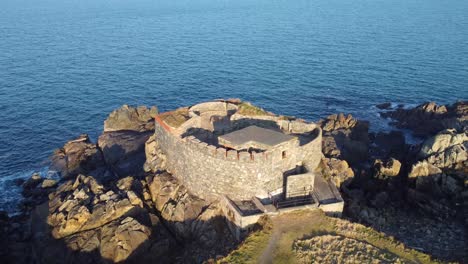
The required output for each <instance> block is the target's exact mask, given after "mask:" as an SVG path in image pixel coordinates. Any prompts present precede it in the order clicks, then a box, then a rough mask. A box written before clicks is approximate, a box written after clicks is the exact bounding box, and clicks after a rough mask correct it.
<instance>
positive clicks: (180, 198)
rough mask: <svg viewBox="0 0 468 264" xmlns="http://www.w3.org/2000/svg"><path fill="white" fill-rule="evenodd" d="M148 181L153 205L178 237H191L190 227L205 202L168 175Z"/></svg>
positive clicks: (156, 176)
mask: <svg viewBox="0 0 468 264" xmlns="http://www.w3.org/2000/svg"><path fill="white" fill-rule="evenodd" d="M147 181H148V187H149V191H150V193H151V197H152V200H153V203H154V205H155V207H156V209H157V210H158V211H159V212H160V213H161V216H162V217H163V218H164V219H165V220H166V221H168V222H169V223H170V225H171V227H172V228H173V230H174V231H175V233H176V234H177V235H178V236H180V237H182V238H189V237H191V236H192V235H193V234H192V233H191V232H190V225H191V224H192V222H193V221H195V220H196V219H197V218H198V217H199V215H200V214H201V213H202V210H203V207H204V206H205V205H206V204H205V201H203V200H201V199H199V198H197V197H196V196H193V195H191V194H190V193H189V192H188V190H187V189H186V188H185V186H183V185H181V184H179V183H178V181H177V180H176V179H175V178H174V177H173V176H172V175H170V174H168V173H162V174H159V175H155V176H153V177H152V178H151V179H148V180H147Z"/></svg>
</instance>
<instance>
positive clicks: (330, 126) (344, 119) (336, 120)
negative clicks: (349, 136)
mask: <svg viewBox="0 0 468 264" xmlns="http://www.w3.org/2000/svg"><path fill="white" fill-rule="evenodd" d="M318 124H319V125H320V126H321V127H322V129H323V131H333V130H338V129H352V128H354V127H355V126H356V125H357V124H358V120H356V119H355V118H353V116H352V115H351V114H348V115H347V116H345V115H344V114H343V113H340V114H334V115H330V116H328V117H327V118H326V119H325V120H320V121H319V122H318Z"/></svg>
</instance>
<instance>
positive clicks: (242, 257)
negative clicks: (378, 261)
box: [220, 210, 437, 263]
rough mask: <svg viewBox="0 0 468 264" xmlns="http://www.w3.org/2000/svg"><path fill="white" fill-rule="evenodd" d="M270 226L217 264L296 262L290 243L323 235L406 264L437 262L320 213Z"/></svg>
mask: <svg viewBox="0 0 468 264" xmlns="http://www.w3.org/2000/svg"><path fill="white" fill-rule="evenodd" d="M270 225H271V227H267V228H264V229H262V230H259V231H257V232H254V233H252V234H251V235H250V236H249V237H248V238H247V239H246V240H245V241H244V243H242V245H241V246H240V247H239V248H238V249H237V250H235V251H233V252H231V254H230V255H229V256H227V257H226V258H224V259H223V260H221V261H220V263H258V262H266V263H269V262H273V263H297V258H296V256H295V253H294V252H293V250H292V246H293V243H294V241H296V240H298V239H307V238H311V237H314V236H318V235H324V234H332V235H341V236H345V237H348V238H352V239H356V240H358V241H362V242H365V243H368V244H370V245H372V246H374V247H377V248H378V249H379V250H382V251H383V252H388V253H389V254H394V255H396V256H398V257H399V258H401V259H404V260H405V261H408V262H414V263H437V262H435V261H433V260H431V258H430V257H429V256H428V255H426V254H424V253H421V252H418V251H416V250H412V249H408V248H407V247H405V246H404V245H403V244H402V243H400V242H398V241H396V240H394V239H393V238H391V237H388V236H385V235H384V234H382V233H379V232H377V231H375V230H373V229H371V228H367V227H365V226H362V225H359V224H354V223H350V222H348V221H346V220H341V219H335V218H329V217H327V216H325V215H324V214H323V212H321V211H320V210H315V211H298V212H293V213H289V214H284V215H280V216H277V217H274V218H273V219H271V224H270ZM364 253H365V252H364Z"/></svg>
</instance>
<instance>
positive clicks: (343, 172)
mask: <svg viewBox="0 0 468 264" xmlns="http://www.w3.org/2000/svg"><path fill="white" fill-rule="evenodd" d="M319 168H320V170H321V172H322V174H323V175H324V177H325V178H327V179H331V180H332V182H333V183H334V184H335V185H336V186H337V187H338V188H339V187H340V186H341V185H342V184H344V183H349V181H351V180H352V179H353V177H354V172H353V170H352V169H351V168H350V167H349V165H348V163H347V162H346V161H345V160H340V159H334V158H323V159H322V162H321V164H320V167H319Z"/></svg>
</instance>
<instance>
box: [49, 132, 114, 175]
mask: <svg viewBox="0 0 468 264" xmlns="http://www.w3.org/2000/svg"><path fill="white" fill-rule="evenodd" d="M51 159H52V164H51V169H53V170H57V171H58V172H59V173H60V175H61V176H62V177H63V178H72V177H75V176H76V175H78V174H88V173H90V172H92V171H94V170H96V169H98V168H100V167H103V166H105V163H104V159H103V157H102V153H101V151H100V150H99V148H98V147H97V146H96V144H93V143H92V142H91V140H90V139H89V137H88V135H86V134H82V135H80V136H79V137H78V138H76V139H74V140H71V141H69V142H67V143H66V144H65V145H64V146H63V147H62V148H60V149H57V150H56V151H55V152H54V154H53V156H52V158H51Z"/></svg>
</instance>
